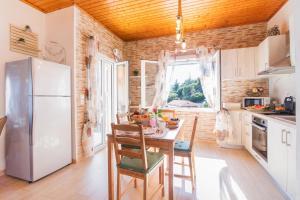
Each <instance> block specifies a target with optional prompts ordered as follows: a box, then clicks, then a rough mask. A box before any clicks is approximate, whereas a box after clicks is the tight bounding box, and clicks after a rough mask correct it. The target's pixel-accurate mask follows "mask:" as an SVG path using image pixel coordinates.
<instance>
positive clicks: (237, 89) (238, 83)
mask: <svg viewBox="0 0 300 200" xmlns="http://www.w3.org/2000/svg"><path fill="white" fill-rule="evenodd" d="M254 87H262V88H263V89H264V92H263V94H262V96H264V97H267V96H269V80H268V79H258V80H224V81H222V102H226V103H240V102H242V100H243V97H246V96H248V95H247V92H248V91H249V90H251V89H252V88H254Z"/></svg>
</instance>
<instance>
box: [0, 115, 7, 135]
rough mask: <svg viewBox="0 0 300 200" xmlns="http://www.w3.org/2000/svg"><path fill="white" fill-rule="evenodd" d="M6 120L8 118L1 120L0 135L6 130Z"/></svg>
mask: <svg viewBox="0 0 300 200" xmlns="http://www.w3.org/2000/svg"><path fill="white" fill-rule="evenodd" d="M6 120H7V117H6V116H5V117H2V118H0V135H1V132H2V130H3V128H4V125H5V123H6Z"/></svg>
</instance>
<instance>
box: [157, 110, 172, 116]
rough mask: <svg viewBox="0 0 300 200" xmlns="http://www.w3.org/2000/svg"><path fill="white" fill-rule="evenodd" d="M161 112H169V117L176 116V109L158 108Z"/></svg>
mask: <svg viewBox="0 0 300 200" xmlns="http://www.w3.org/2000/svg"><path fill="white" fill-rule="evenodd" d="M158 111H159V112H160V113H161V114H163V115H164V114H167V115H168V117H175V110H172V109H158Z"/></svg>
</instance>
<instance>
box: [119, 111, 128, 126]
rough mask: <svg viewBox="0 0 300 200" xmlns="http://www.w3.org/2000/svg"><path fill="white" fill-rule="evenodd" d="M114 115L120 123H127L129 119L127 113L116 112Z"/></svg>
mask: <svg viewBox="0 0 300 200" xmlns="http://www.w3.org/2000/svg"><path fill="white" fill-rule="evenodd" d="M116 117H117V123H118V124H122V123H124V122H126V123H128V122H129V121H130V119H129V113H117V115H116Z"/></svg>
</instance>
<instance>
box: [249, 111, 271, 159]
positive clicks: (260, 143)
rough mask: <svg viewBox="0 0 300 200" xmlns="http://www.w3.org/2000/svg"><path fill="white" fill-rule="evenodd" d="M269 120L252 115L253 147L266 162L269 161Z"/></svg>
mask: <svg viewBox="0 0 300 200" xmlns="http://www.w3.org/2000/svg"><path fill="white" fill-rule="evenodd" d="M267 141H268V121H267V120H265V119H261V118H259V117H256V116H253V117H252V149H253V150H254V151H255V152H256V153H257V154H259V155H260V156H261V157H262V158H263V159H264V160H265V161H266V162H267V161H268V148H267Z"/></svg>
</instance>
